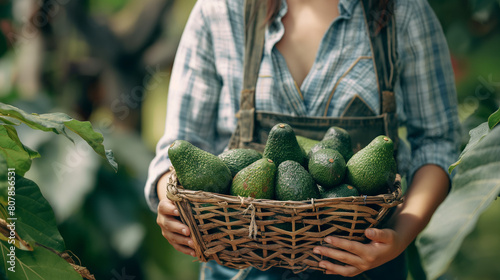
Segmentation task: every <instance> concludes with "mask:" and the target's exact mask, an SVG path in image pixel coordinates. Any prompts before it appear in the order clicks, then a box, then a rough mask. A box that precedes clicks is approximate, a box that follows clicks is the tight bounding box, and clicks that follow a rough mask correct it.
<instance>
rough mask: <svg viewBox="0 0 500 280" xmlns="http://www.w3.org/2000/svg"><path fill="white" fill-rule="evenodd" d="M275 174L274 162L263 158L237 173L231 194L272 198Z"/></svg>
mask: <svg viewBox="0 0 500 280" xmlns="http://www.w3.org/2000/svg"><path fill="white" fill-rule="evenodd" d="M275 175H276V165H275V164H274V162H273V161H272V160H271V159H268V158H261V159H259V160H257V161H255V162H254V163H252V164H250V165H249V166H247V167H245V168H243V169H242V170H241V171H240V172H238V173H236V176H234V178H233V183H232V184H231V195H235V196H242V197H253V198H265V199H272V198H273V197H274V177H275Z"/></svg>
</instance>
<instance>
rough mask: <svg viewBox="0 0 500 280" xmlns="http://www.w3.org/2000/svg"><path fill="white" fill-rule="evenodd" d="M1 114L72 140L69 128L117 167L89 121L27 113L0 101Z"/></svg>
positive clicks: (59, 114)
mask: <svg viewBox="0 0 500 280" xmlns="http://www.w3.org/2000/svg"><path fill="white" fill-rule="evenodd" d="M2 116H3V117H4V118H3V119H5V117H9V118H14V119H17V120H19V121H21V122H23V123H25V124H26V125H28V126H29V127H31V128H33V129H38V130H42V131H52V132H54V133H56V134H62V135H64V136H66V137H67V138H68V139H69V140H71V141H72V142H73V139H72V138H71V137H70V136H69V135H68V131H67V129H69V130H71V131H73V132H74V133H76V134H77V135H79V136H80V137H82V138H83V139H84V140H85V141H87V143H88V144H89V145H90V146H91V147H92V149H94V151H95V152H96V153H97V154H99V155H100V156H101V157H103V158H105V159H106V160H107V161H108V162H109V164H110V165H111V166H112V167H113V169H114V170H115V171H116V170H117V168H118V164H117V163H116V161H115V160H114V157H113V153H112V152H111V151H110V150H105V149H104V146H103V144H102V143H103V141H104V138H103V137H102V134H100V133H98V132H95V131H94V129H93V128H92V124H91V123H90V122H87V121H86V122H81V121H78V120H75V119H73V118H71V117H70V116H68V115H66V114H63V113H51V114H41V115H38V114H28V113H26V112H24V111H23V110H21V109H19V108H16V107H14V106H12V105H8V104H5V103H1V102H0V117H2Z"/></svg>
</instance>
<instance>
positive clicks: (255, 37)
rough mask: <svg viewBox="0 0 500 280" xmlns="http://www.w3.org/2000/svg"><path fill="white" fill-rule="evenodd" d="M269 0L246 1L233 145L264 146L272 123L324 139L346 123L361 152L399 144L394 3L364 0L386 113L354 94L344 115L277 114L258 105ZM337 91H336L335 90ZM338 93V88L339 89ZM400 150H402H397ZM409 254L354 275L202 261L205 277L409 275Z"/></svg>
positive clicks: (261, 279)
mask: <svg viewBox="0 0 500 280" xmlns="http://www.w3.org/2000/svg"><path fill="white" fill-rule="evenodd" d="M265 2H266V1H258V0H257V1H255V0H247V1H245V24H246V25H245V60H244V69H245V71H244V79H243V90H242V92H241V100H240V111H239V112H238V113H237V118H238V124H237V127H236V131H235V132H234V134H233V135H232V137H231V140H230V143H229V148H230V149H234V148H251V149H255V150H258V151H263V150H264V147H265V143H266V140H267V136H268V133H269V131H270V130H271V128H272V127H273V126H274V125H276V124H278V123H287V124H289V125H290V126H291V127H292V128H293V129H294V131H295V133H296V134H297V135H302V136H305V137H308V138H312V139H316V140H321V139H322V138H323V135H324V134H325V132H326V131H327V130H328V128H330V127H332V126H338V127H342V128H344V129H345V130H347V131H348V132H349V134H350V135H351V138H352V145H353V150H354V151H358V150H359V149H361V148H362V147H364V146H366V145H367V144H368V143H369V142H370V141H371V140H372V139H373V138H375V137H376V136H378V135H387V136H389V137H390V138H391V139H392V140H393V141H394V143H395V147H397V143H398V136H397V127H398V126H397V118H396V101H395V96H394V92H393V88H394V83H395V77H396V69H395V66H396V59H397V54H396V27H395V22H396V21H395V15H394V6H393V5H394V3H393V1H389V4H388V6H387V8H386V9H384V10H383V12H381V10H380V8H379V7H378V6H377V5H378V4H379V2H382V1H375V0H362V1H361V4H362V5H363V11H364V15H365V22H366V26H367V30H368V34H369V36H370V43H371V51H372V55H373V62H374V66H375V67H374V68H375V69H376V77H377V82H378V89H379V96H380V112H381V113H380V115H375V114H374V113H373V111H372V110H371V109H370V108H369V107H368V106H367V105H366V104H365V103H364V101H363V100H361V99H360V98H354V99H353V100H352V101H351V103H350V105H349V106H348V108H347V109H346V111H345V112H344V114H343V115H342V117H327V116H326V112H328V106H329V104H327V105H326V108H325V116H323V117H306V116H291V115H283V114H276V113H272V112H262V111H256V110H255V85H256V83H257V77H258V73H259V69H260V61H261V59H262V51H263V46H264V37H265V26H264V25H263V22H264V20H265V16H266V3H265ZM332 94H333V93H332ZM337 94H338V93H337ZM395 154H396V153H395ZM406 275H407V269H406V262H405V258H404V253H403V254H401V255H400V256H399V257H397V258H396V259H394V260H392V261H390V262H388V263H386V264H384V265H382V266H380V267H377V268H375V269H372V270H370V271H367V272H365V273H362V274H360V275H358V276H357V277H353V278H345V277H341V276H337V275H326V274H324V273H323V272H321V271H317V270H312V269H310V270H306V271H304V272H301V273H298V274H294V273H293V272H292V271H290V270H288V269H284V268H277V267H273V268H271V269H269V270H267V271H260V270H258V269H256V268H251V267H249V268H246V269H241V270H237V269H232V268H228V267H224V266H222V265H219V264H217V263H216V262H215V261H209V262H207V263H202V264H201V271H200V279H201V280H206V279H210V280H211V279H217V280H222V279H224V280H225V279H232V280H233V279H234V280H236V279H238V280H241V279H251V280H270V279H279V280H302V279H311V280H312V279H406Z"/></svg>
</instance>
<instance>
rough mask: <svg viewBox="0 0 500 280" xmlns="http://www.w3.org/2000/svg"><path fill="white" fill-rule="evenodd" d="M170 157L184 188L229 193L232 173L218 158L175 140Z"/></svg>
mask: <svg viewBox="0 0 500 280" xmlns="http://www.w3.org/2000/svg"><path fill="white" fill-rule="evenodd" d="M168 156H169V158H170V161H171V162H172V166H173V167H174V168H175V172H176V173H177V179H178V180H179V183H180V185H182V186H183V187H184V188H186V189H189V190H201V191H208V192H214V193H221V194H227V193H228V192H229V187H230V185H231V179H232V176H231V171H230V170H229V168H228V167H227V166H226V164H225V163H224V162H223V161H222V160H221V159H220V158H218V157H217V156H215V155H213V154H211V153H209V152H206V151H204V150H202V149H200V148H198V147H196V146H194V145H193V144H191V143H189V142H188V141H185V140H175V141H174V142H173V143H172V144H171V145H170V147H169V148H168Z"/></svg>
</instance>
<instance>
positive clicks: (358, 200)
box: [167, 168, 404, 209]
mask: <svg viewBox="0 0 500 280" xmlns="http://www.w3.org/2000/svg"><path fill="white" fill-rule="evenodd" d="M393 186H394V187H393V188H394V191H393V192H392V193H387V194H379V195H373V196H369V195H360V196H348V197H336V198H317V199H316V198H312V199H310V200H302V201H292V200H287V201H282V200H273V199H256V198H252V197H241V196H233V195H228V194H219V193H213V192H207V191H201V190H197V191H194V190H188V189H184V188H183V187H182V186H181V185H179V184H178V180H177V176H176V173H175V169H173V168H171V172H170V175H169V179H168V182H167V197H168V198H169V199H170V200H174V201H183V200H191V198H193V197H197V198H200V199H203V200H205V199H213V200H214V202H218V203H220V202H225V203H228V204H233V205H234V204H240V205H241V206H245V205H250V204H253V205H255V206H263V207H266V206H270V207H277V208H312V209H313V208H315V207H316V206H318V207H319V206H326V205H334V204H345V203H350V204H361V205H366V204H384V205H386V206H389V207H391V206H393V205H397V204H400V203H401V202H402V201H403V199H404V197H403V191H402V189H401V176H400V175H399V174H397V175H396V179H395V181H394V184H393Z"/></svg>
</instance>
